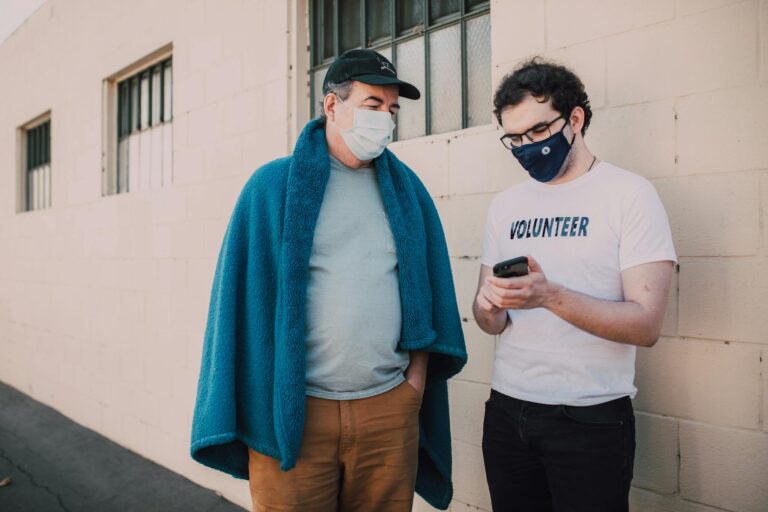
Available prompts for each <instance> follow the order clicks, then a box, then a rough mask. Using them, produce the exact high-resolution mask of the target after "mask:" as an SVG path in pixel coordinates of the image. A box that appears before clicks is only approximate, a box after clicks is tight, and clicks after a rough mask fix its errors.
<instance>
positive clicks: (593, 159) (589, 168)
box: [584, 156, 597, 174]
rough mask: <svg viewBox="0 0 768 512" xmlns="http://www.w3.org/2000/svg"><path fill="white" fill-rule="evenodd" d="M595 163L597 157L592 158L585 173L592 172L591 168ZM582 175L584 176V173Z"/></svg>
mask: <svg viewBox="0 0 768 512" xmlns="http://www.w3.org/2000/svg"><path fill="white" fill-rule="evenodd" d="M595 162H597V156H593V157H592V163H591V164H589V167H588V168H587V172H589V171H591V170H592V166H593V165H595ZM584 174H586V172H585V173H584Z"/></svg>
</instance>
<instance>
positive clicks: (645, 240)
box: [619, 181, 677, 272]
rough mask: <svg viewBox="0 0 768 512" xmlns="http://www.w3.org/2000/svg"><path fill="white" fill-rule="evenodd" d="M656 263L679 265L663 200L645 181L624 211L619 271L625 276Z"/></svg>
mask: <svg viewBox="0 0 768 512" xmlns="http://www.w3.org/2000/svg"><path fill="white" fill-rule="evenodd" d="M655 261H674V262H677V255H676V254H675V247H674V244H673V242H672V233H671V230H670V228H669V219H668V218H667V212H666V211H665V210H664V205H663V204H662V202H661V198H659V194H658V192H656V189H655V188H654V186H653V185H652V184H651V183H650V182H649V181H643V182H642V184H641V185H640V186H639V187H637V189H636V190H635V193H634V195H633V197H631V198H630V200H629V201H627V203H626V208H625V210H624V215H623V220H622V225H621V242H620V245H619V268H620V270H621V271H622V272H623V271H624V270H626V269H628V268H631V267H635V266H637V265H642V264H643V263H652V262H655Z"/></svg>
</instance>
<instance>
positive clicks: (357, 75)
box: [323, 49, 421, 100]
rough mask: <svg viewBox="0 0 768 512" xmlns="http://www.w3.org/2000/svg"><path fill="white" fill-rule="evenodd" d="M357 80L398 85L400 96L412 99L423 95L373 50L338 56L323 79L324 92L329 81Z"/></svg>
mask: <svg viewBox="0 0 768 512" xmlns="http://www.w3.org/2000/svg"><path fill="white" fill-rule="evenodd" d="M347 80H357V81H358V82H363V83H364V84H371V85H398V86H399V87H400V96H402V97H404V98H408V99H411V100H417V99H419V98H420V97H421V93H420V92H419V90H418V89H417V88H416V87H414V86H413V85H411V84H409V83H408V82H403V81H402V80H400V79H398V78H397V71H396V70H395V66H393V65H392V63H391V62H389V60H387V58H386V57H384V56H383V55H382V54H380V53H379V52H376V51H373V50H367V49H366V50H349V51H347V52H344V53H343V54H342V55H340V56H339V57H337V58H336V60H334V61H333V63H332V64H331V67H330V68H328V73H326V74H325V80H323V92H324V93H325V92H326V91H327V87H328V84H329V83H336V84H338V83H341V82H346V81H347Z"/></svg>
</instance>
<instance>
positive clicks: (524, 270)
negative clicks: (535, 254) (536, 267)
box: [493, 256, 528, 277]
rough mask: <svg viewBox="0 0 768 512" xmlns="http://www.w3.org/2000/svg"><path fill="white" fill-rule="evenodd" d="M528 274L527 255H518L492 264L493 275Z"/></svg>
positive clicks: (514, 275) (517, 275) (513, 275)
mask: <svg viewBox="0 0 768 512" xmlns="http://www.w3.org/2000/svg"><path fill="white" fill-rule="evenodd" d="M527 275H528V257H527V256H518V257H517V258H512V259H511V260H505V261H502V262H499V263H497V264H495V265H494V266H493V276H494V277H522V276H527Z"/></svg>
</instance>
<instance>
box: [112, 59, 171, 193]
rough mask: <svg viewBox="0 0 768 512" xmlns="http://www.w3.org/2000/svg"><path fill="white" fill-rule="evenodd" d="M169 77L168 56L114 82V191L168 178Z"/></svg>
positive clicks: (155, 184) (169, 137) (147, 185)
mask: <svg viewBox="0 0 768 512" xmlns="http://www.w3.org/2000/svg"><path fill="white" fill-rule="evenodd" d="M172 80H173V73H172V59H171V58H168V59H166V60H163V61H161V62H158V63H156V64H153V65H152V66H149V67H147V68H146V69H142V70H141V71H139V72H138V73H135V74H134V75H132V76H129V77H127V78H125V79H123V80H121V81H120V82H118V83H117V161H116V166H115V175H114V183H115V189H114V191H115V192H117V193H121V192H127V191H128V190H129V189H131V190H133V189H134V188H148V187H156V186H162V185H163V184H168V183H170V181H171V173H172V161H171V160H172V158H171V156H170V151H171V149H170V148H171V140H172V139H171V138H172V134H171V128H170V126H171V125H170V124H169V123H170V122H171V121H172V120H173V111H172V104H173V98H172V89H173V88H172ZM164 125H165V126H164ZM150 132H151V134H150Z"/></svg>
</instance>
